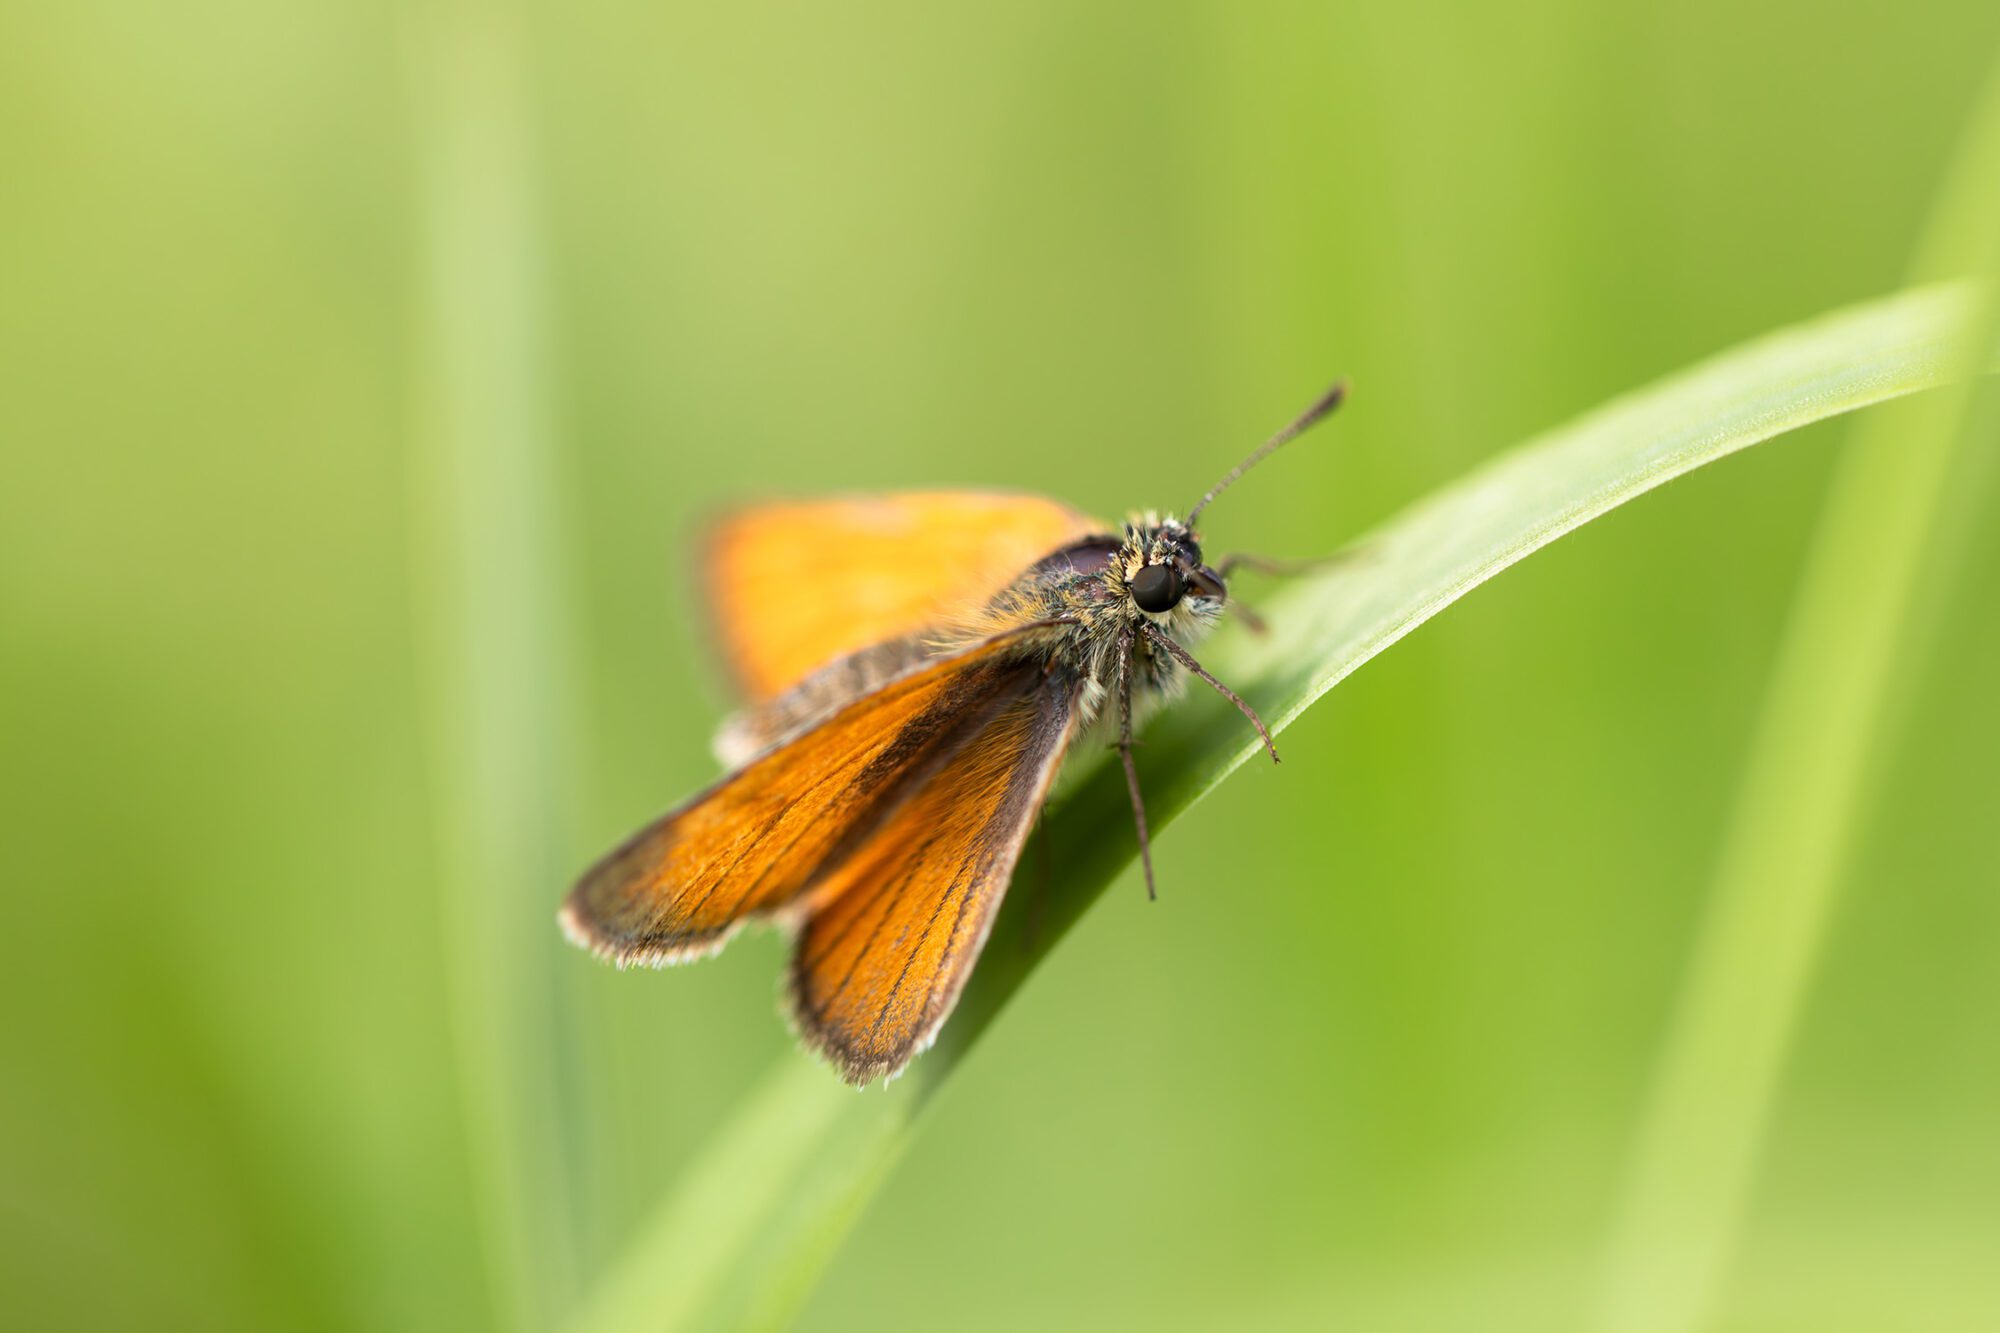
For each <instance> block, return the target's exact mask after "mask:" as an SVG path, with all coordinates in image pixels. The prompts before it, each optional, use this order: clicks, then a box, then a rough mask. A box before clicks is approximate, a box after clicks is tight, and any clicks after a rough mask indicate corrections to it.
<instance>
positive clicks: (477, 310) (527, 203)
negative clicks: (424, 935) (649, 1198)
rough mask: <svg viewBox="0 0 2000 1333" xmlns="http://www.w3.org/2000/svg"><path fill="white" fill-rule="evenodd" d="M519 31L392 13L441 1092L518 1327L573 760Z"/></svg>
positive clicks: (503, 22) (549, 1305)
mask: <svg viewBox="0 0 2000 1333" xmlns="http://www.w3.org/2000/svg"><path fill="white" fill-rule="evenodd" d="M521 40H522V39H521V34H520V30H519V21H518V16H517V14H516V13H515V11H514V9H513V7H512V6H511V5H510V4H508V3H507V0H435V3H432V4H429V5H427V6H426V7H425V8H424V9H423V10H421V11H420V12H419V14H418V15H417V17H416V19H415V21H414V22H413V24H412V29H411V42H410V59H411V67H412V73H411V86H412V89H413V97H412V103H411V105H412V108H413V111H414V114H415V116H416V120H417V125H416V134H415V136H414V138H415V142H416V143H417V145H418V152H419V158H418V167H419V175H420V176H421V178H422V182H423V189H422V190H421V192H420V193H419V195H418V203H419V205H420V207H421V212H422V216H421V220H420V223H419V226H418V228H417V236H418V238H419V249H418V255H417V262H418V266H419V269H420V272H421V279H422V280H421V284H420V288H419V290H420V299H419V330H418V337H417V356H418V365H417V369H416V372H415V375H414V377H413V378H414V382H415V384H416V386H417V388H416V401H417V404H418V413H419V415H418V420H417V422H416V425H415V427H414V430H413V432H412V433H413V436H414V438H415V439H416V441H417V442H418V447H417V449H416V451H415V460H416V467H417V473H418V475H417V477H416V479H415V487H414V502H413V510H412V512H413V527H414V529H415V530H416V532H417V534H418V535H417V541H416V559H415V560H414V562H413V566H414V567H413V573H414V577H415V580H416V589H415V605H416V616H417V624H418V636H417V642H418V645H419V649H420V652H421V653H422V656H423V659H424V666H425V668H426V669H425V681H426V694H425V708H426V712H427V714H428V718H429V732H430V737H429V739H430V751H431V755H430V762H431V764H432V767H433V779H432V784H431V785H432V792H433V797H432V809H433V815H434V821H435V827H436V830H437V835H436V836H437V854H438V859H439V870H438V877H437V878H438V885H439V891H440V894H441V901H440V904H439V906H440V909H441V911H442V913H443V917H444V931H443V938H444V945H445V953H446V956H445V960H444V961H445V965H446V969H447V971H448V973H449V976H450V983H451V999H452V1032H453V1037H454V1041H455V1044H456V1047H457V1050H458V1056H459V1071H458V1078H459V1085H460V1086H459V1097H460V1102H461V1104H462V1106H463V1108H464V1115H465V1125H466V1142H467V1145H468V1147H469V1150H470V1152H471V1155H472V1162H471V1168H472V1181H473V1187H474V1189H475V1190H477V1191H478V1192H479V1195H480V1206H479V1208H478V1214H479V1217H480V1219H481V1222H482V1225H483V1227H484V1230H485V1235H484V1237H483V1240H484V1245H485V1254H486V1264H487V1273H488V1278H489V1281H490V1283H491V1288H492V1292H493V1300H494V1302H495V1307H496V1308H495V1314H496V1318H497V1319H498V1320H499V1322H500V1323H501V1324H502V1325H503V1326H505V1327H512V1328H522V1329H528V1328H544V1327H547V1326H548V1325H549V1324H550V1323H551V1321H552V1320H553V1319H554V1318H555V1317H556V1315H557V1312H559V1311H560V1310H562V1309H564V1308H566V1307H567V1306H568V1304H569V1303H570V1301H571V1294H570V1293H571V1284H572V1282H573V1277H572V1273H573V1268H574V1258H573V1256H572V1255H571V1253H570V1249H571V1238H570V1233H569V1222H570V1218H571V1217H572V1215H573V1207H574V1205H573V1201H572V1199H571V1198H570V1184H569V1180H568V1167H569V1159H570V1154H569V1152H568V1151H567V1148H566V1146H565V1144H564V1143H563V1142H562V1141H561V1138H560V1135H559V1131H558V1126H559V1125H560V1124H561V1123H562V1120H563V1110H562V1107H561V1106H560V1105H559V1102H558V1095H559V1094H558V1088H559V1079H558V1077H557V1074H556V1070H557V1061H556V1058H555V1051H556V1047H555V1042H556V1031H557V1027H558V1023H559V1021H560V1020H559V1006H558V1003H557V1001H558V991H557V988H556V986H555V984H554V977H553V975H552V972H551V962H550V958H551V949H550V947H549V946H550V941H549V938H548V936H549V931H550V929H551V926H550V924H549V923H550V916H549V911H548V886H549V885H550V884H551V883H556V882H559V881H560V879H561V877H562V875H563V874H564V872H565V870H566V866H565V865H564V855H565V849H566V840H565V839H564V837H563V836H562V832H561V820H562V812H563V809H564V802H563V800H562V798H561V795H560V791H561V788H560V786H559V776H560V775H561V774H563V773H564V772H566V771H569V770H570V769H572V768H573V766H574V765H575V764H576V763H577V762H578V759H577V755H576V754H575V751H574V747H573V745H572V744H571V742H570V740H569V739H568V738H569V736H570V734H571V730H570V728H571V723H570V720H569V719H566V718H565V717H564V716H563V713H562V709H561V705H560V701H561V700H563V699H565V698H567V697H569V695H570V689H571V686H570V682H569V681H568V680H567V679H566V665H565V663H564V662H563V661H562V653H563V645H564V644H566V643H569V642H571V641H572V635H571V634H570V632H569V626H568V625H567V624H566V623H565V620H564V617H563V615H562V613H561V610H560V606H559V601H560V597H561V590H562V586H563V584H562V570H563V569H564V567H565V562H564V561H563V559H562V558H561V557H562V552H561V538H560V531H559V523H558V519H557V515H558V513H559V507H558V506H557V505H556V504H555V503H554V501H553V496H554V495H555V494H556V491H557V487H556V484H555V469H554V466H553V463H552V459H551V440H550V435H549V422H548V410H549V409H548V403H547V392H548V390H547V383H546V379H547V371H546V357H545V353H544V348H543V346H542V336H543V335H542V329H543V327H544V318H543V314H542V310H541V298H540V289H541V282H542V277H541V273H540V262H541V261H540V251H541V245H542V241H541V238H540V235H539V232H538V230H537V227H536V223H535V219H536V215H537V202H536V198H535V182H534V173H533V169H532V167H531V165H530V161H529V147H528V126H527V124H526V117H527V104H526V100H525V97H524V92H523V87H522V79H523V73H522V70H521V67H520V61H521V51H520V43H521Z"/></svg>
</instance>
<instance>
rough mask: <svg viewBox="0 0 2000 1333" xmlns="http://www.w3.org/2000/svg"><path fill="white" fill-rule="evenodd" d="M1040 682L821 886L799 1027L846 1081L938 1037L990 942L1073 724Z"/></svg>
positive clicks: (797, 989)
mask: <svg viewBox="0 0 2000 1333" xmlns="http://www.w3.org/2000/svg"><path fill="white" fill-rule="evenodd" d="M1075 703H1076V696H1075V691H1074V688H1073V687H1072V686H1071V685H1069V684H1068V683H1067V682H1066V681H1065V680H1064V679H1063V678H1062V677H1060V676H1045V675H1041V674H1040V673H1037V678H1036V679H1035V681H1034V682H1033V685H1032V686H1031V688H1030V689H1029V691H1028V692H1027V693H1025V694H1022V695H1019V696H1017V697H1016V698H1015V699H1013V700H1012V701H1011V702H1010V703H1008V705H1007V706H1006V707H1005V708H1004V709H1003V710H1002V711H1000V712H999V713H998V714H997V715H995V716H994V717H993V718H992V720H991V721H989V722H987V723H986V725H985V726H984V727H983V728H982V729H981V730H980V731H979V733H978V734H977V735H976V736H975V737H974V738H973V739H972V740H971V741H970V742H969V743H967V744H966V745H965V747H964V748H963V749H961V750H959V751H958V752H957V753H956V754H954V755H953V757H952V759H951V760H950V762H949V763H948V764H946V766H945V767H944V769H943V771H941V772H940V773H939V774H938V776H937V777H936V778H935V779H934V780H933V781H932V782H931V783H930V784H929V785H928V786H926V787H925V788H924V790H923V791H921V792H920V793H918V794H917V795H916V796H915V797H913V798H912V799H911V800H910V801H909V802H908V803H907V804H906V805H903V806H902V807H900V808H899V809H898V810H897V811H896V812H895V813H894V814H893V815H891V816H890V817H889V819H888V820H887V821H886V822H885V823H884V824H883V825H882V826H881V827H880V828H879V829H878V830H876V832H875V833H874V834H873V835H872V836H871V837H870V838H869V839H868V841H867V842H866V843H864V844H862V845H861V846H860V847H858V848H857V849H856V850H855V852H854V854H853V856H852V857H850V858H849V859H847V860H846V861H844V862H843V863H842V864H841V865H839V866H838V867H837V868H836V869H835V870H834V871H833V872H832V873H831V874H830V875H829V876H828V877H827V878H826V879H825V881H824V882H823V883H822V884H821V885H820V886H819V887H817V888H816V889H815V891H814V899H815V901H816V902H817V903H819V904H820V905H819V906H818V908H817V909H816V910H815V911H814V912H813V913H812V915H811V916H809V917H808V918H807V920H806V923H805V927H804V929H803V930H802V931H801V932H800V934H799V938H798V942H797V946H796V949H795V952H794V954H793V958H792V970H791V984H790V1002H791V1010H792V1019H793V1023H794V1025H795V1026H796V1027H797V1028H798V1030H799V1034H800V1035H801V1036H802V1037H803V1038H804V1039H805V1040H806V1041H807V1043H809V1044H810V1045H812V1046H813V1047H815V1048H816V1049H818V1050H819V1051H820V1052H821V1053H822V1054H824V1055H825V1056H826V1057H827V1058H828V1059H830V1060H832V1061H833V1062H834V1063H835V1064H837V1065H839V1066H840V1069H841V1072H842V1074H843V1075H844V1076H845V1077H846V1078H847V1080H848V1081H849V1082H851V1083H856V1084H863V1083H867V1082H869V1081H870V1080H872V1079H875V1078H878V1077H883V1076H892V1075H894V1074H896V1073H897V1072H898V1071H900V1070H901V1069H902V1067H903V1066H904V1065H905V1064H907V1063H909V1061H910V1059H911V1058H912V1057H913V1056H915V1055H916V1054H917V1053H918V1052H919V1051H922V1050H923V1049H924V1048H925V1047H927V1046H929V1045H930V1043H931V1041H932V1039H933V1038H935V1037H936V1035H937V1032H938V1029H939V1028H940V1027H942V1026H943V1024H944V1020H945V1018H946V1017H947V1016H948V1015H949V1014H950V1013H951V1010H952V1007H953V1006H954V1005H955V1004H957V1002H958V996H959V992H960V991H962V990H963V989H964V988H965V983H966V980H967V978H968V977H970V976H971V975H972V965H973V964H974V963H975V962H976V961H977V960H978V958H979V952H980V950H981V948H983V947H984V945H985V943H986V935H987V932H988V931H989V929H990V928H991V927H992V924H993V913H994V911H995V910H996V909H997V908H998V907H999V905H1000V899H1001V897H1002V895H1004V894H1005V893H1006V890H1007V882H1008V880H1009V879H1010V878H1011V877H1012V875H1013V873H1014V863H1015V862H1016V861H1017V860H1018V859H1019V858H1020V854H1021V847H1022V844H1023V843H1024V842H1025V841H1026V840H1027V836H1028V831H1029V829H1030V827H1032V825H1033V823H1034V819H1035V815H1036V813H1037V812H1038V811H1039V810H1040V809H1041V806H1042V801H1043V798H1044V797H1046V796H1047V795H1048V789H1049V786H1050V784H1051V783H1052V782H1053V781H1054V780H1055V775H1056V770H1057V768H1058V767H1059V766H1060V765H1061V763H1062V757H1063V754H1064V752H1065V751H1066V750H1067V749H1068V748H1069V743H1070V740H1071V739H1072V737H1073V735H1074V732H1075V728H1076V722H1077V713H1076V708H1075Z"/></svg>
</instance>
